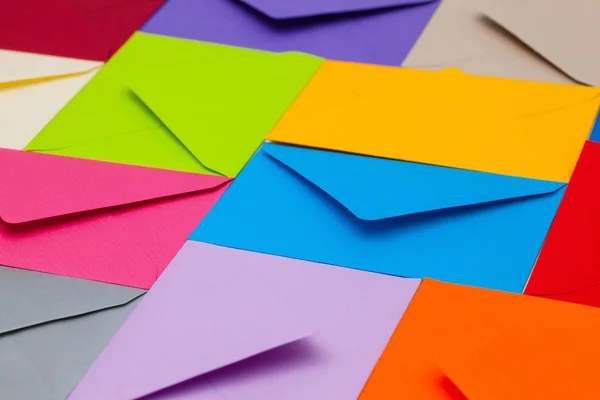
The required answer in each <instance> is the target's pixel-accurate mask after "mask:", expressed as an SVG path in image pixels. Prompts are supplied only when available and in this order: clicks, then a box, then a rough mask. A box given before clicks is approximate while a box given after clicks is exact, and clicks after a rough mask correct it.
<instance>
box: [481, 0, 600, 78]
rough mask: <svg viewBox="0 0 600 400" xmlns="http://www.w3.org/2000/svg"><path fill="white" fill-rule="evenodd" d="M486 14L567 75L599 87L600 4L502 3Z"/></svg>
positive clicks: (588, 0)
mask: <svg viewBox="0 0 600 400" xmlns="http://www.w3.org/2000/svg"><path fill="white" fill-rule="evenodd" d="M484 13H485V14H486V15H487V16H488V17H490V18H491V19H492V20H494V21H495V22H496V23H498V24H499V25H501V26H502V27H504V28H505V29H506V30H507V31H509V32H511V33H512V34H513V35H515V36H516V37H517V38H519V39H520V40H521V41H523V43H525V44H526V45H527V46H529V47H531V48H532V49H533V50H534V51H535V52H537V53H538V54H540V55H541V56H542V57H544V58H545V59H546V60H548V61H549V62H550V63H552V64H553V65H554V66H556V67H557V68H558V69H560V70H561V71H563V72H564V73H565V74H567V75H568V76H570V77H571V78H573V79H574V80H576V81H577V82H581V83H584V84H587V85H592V86H600V52H598V51H597V48H598V40H599V39H600V24H599V23H598V16H600V2H599V1H597V0H560V1H551V2H549V1H547V0H503V1H495V2H489V3H486V6H485V8H484Z"/></svg>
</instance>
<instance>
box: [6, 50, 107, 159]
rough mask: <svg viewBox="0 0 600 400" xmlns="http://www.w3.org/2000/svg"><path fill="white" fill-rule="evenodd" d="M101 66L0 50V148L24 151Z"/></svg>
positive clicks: (67, 59)
mask: <svg viewBox="0 0 600 400" xmlns="http://www.w3.org/2000/svg"><path fill="white" fill-rule="evenodd" d="M101 65H102V64H101V63H99V62H95V61H86V60H77V59H71V58H64V57H52V56H46V55H41V54H31V53H22V52H18V51H9V50H0V109H2V113H0V147H4V148H11V149H22V148H23V147H25V146H26V145H27V143H29V141H31V139H33V138H34V137H35V135H37V134H38V132H39V131H40V130H42V128H44V126H45V125H46V124H47V123H48V122H50V120H51V119H52V118H53V117H54V116H55V115H56V113H58V112H59V111H60V110H61V108H63V107H64V105H65V104H67V102H69V100H71V98H72V97H73V96H74V95H75V94H77V92H78V91H79V90H80V89H81V88H82V87H83V86H84V85H85V84H86V83H87V82H88V81H89V80H90V79H91V78H92V77H93V76H94V74H95V73H96V72H97V69H96V68H98V67H100V66H101ZM32 110H35V112H32Z"/></svg>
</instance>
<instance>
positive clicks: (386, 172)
mask: <svg viewBox="0 0 600 400" xmlns="http://www.w3.org/2000/svg"><path fill="white" fill-rule="evenodd" d="M263 148H264V151H265V153H266V154H268V155H269V156H271V157H272V158H274V159H275V160H277V161H278V162H280V163H281V164H283V165H284V166H286V167H287V168H290V169H291V170H292V171H294V172H295V173H297V174H299V175H300V176H301V177H303V178H304V179H306V180H308V181H309V182H311V183H312V184H314V185H315V186H317V187H318V188H319V189H321V190H323V191H324V192H325V193H327V194H328V195H329V196H331V197H333V198H334V199H335V200H336V201H338V202H339V203H340V204H342V205H343V206H344V207H345V208H347V209H348V210H349V211H350V212H351V213H352V214H354V215H355V216H356V217H357V218H359V219H362V220H379V219H384V218H392V217H400V216H403V215H410V214H416V213H423V212H429V211H435V210H441V209H447V208H454V207H466V206H472V205H476V204H482V203H491V202H497V201H503V200H509V199H516V198H522V197H529V196H536V195H543V194H547V193H552V192H554V191H556V190H558V189H560V188H561V187H563V186H564V183H559V182H551V181H542V180H536V179H528V178H518V177H512V176H505V175H497V174H490V173H485V172H476V171H469V170H461V169H454V168H446V167H438V166H432V165H426V164H418V163H410V162H404V161H397V160H388V159H383V158H375V157H366V156H359V155H354V154H346V153H338V152H331V151H324V150H314V149H307V148H302V147H293V146H285V145H276V144H265V145H264V147H263Z"/></svg>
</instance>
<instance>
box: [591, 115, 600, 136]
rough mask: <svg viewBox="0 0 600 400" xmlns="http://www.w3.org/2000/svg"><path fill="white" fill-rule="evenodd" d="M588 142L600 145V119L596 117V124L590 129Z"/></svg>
mask: <svg viewBox="0 0 600 400" xmlns="http://www.w3.org/2000/svg"><path fill="white" fill-rule="evenodd" d="M599 111H600V110H599ZM590 140H592V141H594V142H597V143H600V118H598V117H596V123H595V124H594V128H592V133H591V134H590Z"/></svg>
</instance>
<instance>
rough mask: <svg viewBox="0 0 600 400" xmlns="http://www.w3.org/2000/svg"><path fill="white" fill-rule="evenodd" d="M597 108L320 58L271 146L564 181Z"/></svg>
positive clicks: (454, 76) (570, 96)
mask: <svg viewBox="0 0 600 400" xmlns="http://www.w3.org/2000/svg"><path fill="white" fill-rule="evenodd" d="M599 104H600V91H599V90H598V89H596V88H587V87H582V86H576V85H558V84H550V83H540V82H528V81H519V80H509V79H498V78H488V77H481V76H475V75H468V74H464V73H462V72H461V71H458V70H446V71H439V72H438V71H419V70H411V69H406V68H386V67H380V66H373V65H360V64H352V63H342V62H334V61H326V62H325V63H323V65H322V66H321V68H320V69H319V71H318V72H317V74H316V75H315V77H314V78H313V79H312V80H311V81H310V83H309V85H308V86H307V88H306V89H305V90H304V91H303V92H302V93H301V94H300V96H298V99H297V101H295V102H294V104H292V106H291V107H290V109H289V110H288V112H287V113H286V114H285V115H284V116H283V118H282V119H281V120H280V121H279V123H278V124H277V126H276V127H275V128H274V129H273V131H271V133H270V134H269V135H268V136H267V139H270V140H272V141H277V142H283V143H290V144H298V145H303V146H309V147H317V148H323V149H331V150H339V151H345V152H350V153H358V154H365V155H372V156H378V157H386V158H393V159H399V160H406V161H413V162H420V163H426V164H434V165H441V166H446V167H454V168H464V169H471V170H476V171H482V172H493V173H498V174H505V175H512V176H521V177H527V178H536V179H545V180H552V181H560V182H568V180H569V177H570V175H571V173H572V172H573V169H574V168H575V164H576V162H577V158H578V157H579V153H580V151H581V148H582V147H583V143H584V142H585V140H586V139H587V137H588V135H589V133H590V131H591V128H592V125H593V124H594V119H595V117H596V113H597V112H598V105H599ZM567 132H568V134H567Z"/></svg>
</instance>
